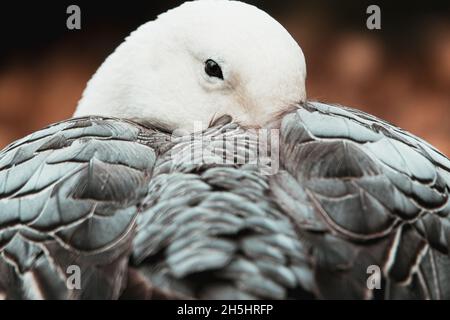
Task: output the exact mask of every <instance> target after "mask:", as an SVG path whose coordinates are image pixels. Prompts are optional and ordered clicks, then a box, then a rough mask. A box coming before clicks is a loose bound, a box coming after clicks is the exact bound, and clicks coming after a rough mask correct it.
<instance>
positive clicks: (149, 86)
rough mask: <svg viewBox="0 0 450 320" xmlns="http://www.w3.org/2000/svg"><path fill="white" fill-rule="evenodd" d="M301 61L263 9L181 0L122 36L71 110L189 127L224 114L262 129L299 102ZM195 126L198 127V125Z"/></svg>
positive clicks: (302, 88) (221, 0) (302, 82)
mask: <svg viewBox="0 0 450 320" xmlns="http://www.w3.org/2000/svg"><path fill="white" fill-rule="evenodd" d="M305 78H306V66H305V59H304V56H303V53H302V50H301V49H300V47H299V45H298V44H297V43H296V41H295V40H294V39H293V38H292V37H291V35H290V34H289V33H288V32H287V31H286V29H284V28H283V26H281V24H279V23H278V22H277V21H276V20H275V19H273V18H272V17H270V16H269V15H268V14H267V13H265V12H264V11H262V10H260V9H258V8H256V7H254V6H252V5H248V4H244V3H242V2H238V1H227V0H199V1H194V2H186V3H184V4H182V5H181V6H179V7H177V8H175V9H172V10H169V11H168V12H166V13H164V14H162V15H160V16H159V17H158V19H156V20H154V21H151V22H148V23H146V24H144V25H142V26H141V27H139V28H138V29H137V30H136V31H134V32H133V33H131V35H130V36H129V37H127V39H126V41H125V42H123V43H122V44H121V45H120V46H119V47H118V48H117V49H116V50H115V52H114V53H112V54H111V55H110V56H109V57H108V58H107V59H106V61H105V62H104V63H103V64H102V66H101V67H100V68H99V69H98V71H97V72H96V74H95V75H94V76H93V77H92V79H91V80H90V81H89V83H88V85H87V88H86V90H85V91H84V93H83V97H82V99H81V100H80V102H79V105H78V107H77V110H76V112H75V116H84V115H101V116H113V117H121V118H128V119H135V120H142V121H146V122H150V123H151V122H154V123H155V124H159V125H162V126H164V127H166V128H167V129H169V130H174V129H183V130H188V131H190V132H192V131H193V130H194V124H195V123H199V122H200V123H201V124H202V125H203V127H205V126H207V125H208V124H210V123H211V122H212V121H213V120H214V119H216V118H218V117H220V116H222V115H230V116H231V117H232V118H233V120H234V121H236V122H239V123H241V124H242V125H243V126H248V127H264V126H266V125H267V124H268V123H269V122H270V121H271V120H272V119H273V117H274V116H275V115H277V114H279V113H282V112H283V111H284V110H286V109H289V108H291V107H292V106H293V105H296V104H298V103H299V102H302V101H304V100H305V98H306V92H305ZM197 127H198V126H197Z"/></svg>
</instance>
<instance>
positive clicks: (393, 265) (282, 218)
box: [0, 0, 450, 299]
mask: <svg viewBox="0 0 450 320" xmlns="http://www.w3.org/2000/svg"><path fill="white" fill-rule="evenodd" d="M305 77H306V67H305V61H304V57H303V54H302V51H301V49H300V48H299V46H298V45H297V43H296V42H295V41H294V40H293V39H292V38H291V36H290V35H289V33H288V32H287V31H286V30H285V29H284V28H283V27H282V26H281V25H280V24H279V23H278V22H276V21H275V20H273V19H272V18H271V17H270V16H268V15H267V14H266V13H264V12H263V11H261V10H259V9H257V8H255V7H253V6H250V5H247V4H243V3H240V2H235V1H222V0H217V1H212V0H203V1H196V2H190V3H186V4H183V5H181V6H180V7H178V8H176V9H173V10H170V11H169V12H167V13H165V14H162V15H161V16H160V17H159V18H158V19H157V20H155V21H153V22H149V23H147V24H144V25H143V26H141V27H140V28H139V29H138V30H137V31H135V32H133V33H132V34H131V35H130V36H129V37H128V38H127V40H126V41H125V42H124V43H123V44H122V45H120V46H119V47H118V48H117V49H116V51H115V52H114V53H113V54H111V55H110V56H109V57H108V59H107V60H106V61H105V62H104V63H103V65H102V66H101V67H100V69H99V70H98V71H97V73H96V74H95V75H94V77H93V78H92V80H90V82H89V84H88V86H87V89H86V91H85V92H84V94H83V98H82V99H81V101H80V103H79V106H78V108H77V111H76V113H75V115H76V118H73V119H69V120H67V121H63V122H60V123H57V124H53V125H51V126H49V127H47V128H45V129H43V130H40V131H37V132H34V133H33V134H31V135H29V136H27V137H25V138H23V139H21V140H18V141H16V142H14V143H13V144H11V145H10V146H8V147H7V148H6V149H4V150H3V151H1V152H0V253H1V254H0V298H5V299H42V298H44V299H95V298H100V299H118V298H123V299H125V298H136V299H152V298H230V299H239V298H269V299H272V298H273V299H283V298H325V299H327V298H354V299H365V298H366V299H367V298H369V299H370V298H386V299H390V298H404V299H407V298H421V299H422V298H424V299H428V298H431V299H439V298H441V299H442V298H446V299H449V298H450V279H449V274H450V273H449V270H450V258H449V249H450V220H449V213H450V202H449V192H450V161H449V159H448V158H446V157H445V156H444V155H443V154H441V153H440V152H439V151H437V150H436V149H435V148H433V147H432V146H431V145H429V144H428V143H426V142H425V141H423V140H421V139H420V138H417V137H415V136H414V135H412V134H410V133H408V132H405V131H403V130H401V129H400V128H397V127H395V126H393V125H391V124H389V123H387V122H385V121H382V120H380V119H378V118H376V117H373V116H371V115H369V114H366V113H363V112H361V111H358V110H354V109H350V108H346V107H341V106H336V105H328V104H322V103H318V102H310V101H307V100H306V94H305ZM195 121H200V122H201V123H202V124H203V125H205V126H207V127H208V128H207V129H204V130H203V131H201V132H199V131H196V130H195V128H193V126H194V123H195ZM249 128H256V129H258V128H276V129H279V145H278V147H279V170H277V171H276V172H273V173H272V174H267V173H264V171H263V170H261V169H264V168H262V167H265V166H269V164H268V163H267V162H258V163H256V164H250V163H245V161H244V163H240V162H234V163H224V162H220V161H214V159H217V158H222V157H224V155H226V153H227V150H225V149H226V144H221V143H216V142H217V141H221V140H220V138H222V137H223V136H225V135H226V136H228V137H231V138H233V139H235V141H237V146H238V150H237V151H236V154H235V155H236V156H239V155H240V154H241V153H240V151H242V150H241V149H242V148H243V149H245V150H247V149H248V148H247V147H248V145H254V142H255V141H256V140H255V136H254V131H251V130H249ZM177 129H182V130H184V131H185V132H186V131H187V133H186V134H185V135H182V134H178V135H172V134H171V133H172V132H174V131H176V130H177ZM199 135H201V138H200V139H203V138H204V137H208V138H211V137H213V138H214V139H206V140H205V141H206V142H205V143H201V144H199V143H198V139H193V137H196V136H199ZM186 137H188V139H186ZM211 144H214V148H213V149H214V154H212V156H211V157H212V161H203V162H199V163H193V162H190V161H189V159H188V158H186V157H184V156H178V155H180V154H181V153H182V152H183V150H184V151H185V150H190V149H192V148H194V149H195V148H200V149H201V150H204V149H207V148H209V147H210V146H211ZM221 148H223V150H222V149H221ZM239 148H240V149H239ZM210 160H211V159H210ZM73 266H77V267H78V268H79V270H81V277H80V279H79V280H80V286H79V287H78V286H69V285H68V278H69V277H70V276H71V274H72V273H70V272H68V271H69V270H71V269H70V268H71V267H73ZM369 266H377V267H378V268H379V269H380V270H381V272H382V275H381V288H380V289H373V288H372V289H371V288H369V287H370V286H368V282H367V280H368V277H369V276H370V274H368V273H367V270H368V268H369Z"/></svg>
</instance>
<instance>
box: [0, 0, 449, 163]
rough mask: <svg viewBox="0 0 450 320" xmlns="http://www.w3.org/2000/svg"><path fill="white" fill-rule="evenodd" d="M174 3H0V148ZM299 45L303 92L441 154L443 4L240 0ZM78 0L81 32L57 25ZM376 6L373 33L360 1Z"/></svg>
mask: <svg viewBox="0 0 450 320" xmlns="http://www.w3.org/2000/svg"><path fill="white" fill-rule="evenodd" d="M181 2H182V1H162V0H158V1H150V0H147V1H132V0H129V1H120V2H110V1H95V2H94V1H89V2H88V1H70V2H69V1H58V2H56V1H39V2H30V3H26V2H22V1H15V2H8V3H2V4H0V148H2V147H3V146H5V145H6V144H7V143H10V142H11V141H13V140H14V139H17V138H19V137H21V136H23V135H25V134H27V133H30V132H32V131H34V130H37V129H39V128H41V127H42V126H45V125H47V124H49V123H51V122H54V121H58V120H62V119H65V118H68V117H70V116H71V114H72V112H73V111H74V109H75V106H76V103H77V101H78V99H79V97H80V95H81V92H82V90H83V88H84V86H85V84H86V81H87V80H88V79H89V78H90V76H91V75H92V74H93V72H94V71H95V69H96V68H97V67H98V66H99V64H100V63H101V62H102V61H103V60H104V59H105V57H106V56H107V55H108V54H109V53H111V52H112V50H113V49H114V48H115V47H116V46H117V45H118V44H119V43H120V42H121V41H122V40H123V38H124V37H125V36H126V35H128V33H129V32H131V31H132V30H134V29H135V28H136V27H138V26H139V25H140V24H142V23H144V22H146V21H148V20H151V19H154V18H155V17H156V16H157V14H159V13H161V12H163V11H166V10H167V9H169V8H172V7H174V6H177V5H178V4H180V3H181ZM247 2H249V3H252V4H255V5H257V6H258V7H260V8H262V9H264V10H265V11H267V12H269V13H270V14H271V15H272V16H274V17H275V18H276V19H278V20H279V21H280V22H281V23H282V24H283V25H284V26H285V27H286V28H287V29H288V31H289V32H291V34H292V35H293V36H294V37H295V38H296V39H297V41H298V42H299V44H300V46H301V47H302V49H303V51H304V53H305V56H306V61H307V66H308V79H307V92H308V97H309V98H310V99H315V100H323V101H327V102H338V103H341V104H345V105H349V106H354V107H357V108H359V109H363V110H365V111H368V112H370V113H373V114H375V115H377V116H380V117H383V118H385V119H387V120H389V121H391V122H394V123H395V124H397V125H399V126H401V127H403V128H405V129H407V130H409V131H411V132H413V133H415V134H417V135H419V136H421V137H424V138H425V139H427V140H429V141H430V142H431V143H433V144H434V145H436V146H437V147H438V148H440V149H441V150H442V151H443V152H444V153H446V154H447V155H449V154H450V1H418V2H411V1H370V2H369V1H332V0H316V1H274V0H273V1H272V0H265V1H247ZM70 4H77V5H79V6H80V7H81V15H82V22H81V23H82V29H81V30H76V31H71V30H68V29H67V28H66V19H67V17H68V15H67V14H66V8H67V6H69V5H70ZM370 4H377V5H379V6H380V7H381V26H382V29H381V30H375V31H372V30H368V29H367V28H366V19H367V17H368V15H367V14H366V8H367V6H368V5H370Z"/></svg>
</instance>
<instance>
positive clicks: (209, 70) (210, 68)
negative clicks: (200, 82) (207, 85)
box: [205, 59, 223, 80]
mask: <svg viewBox="0 0 450 320" xmlns="http://www.w3.org/2000/svg"><path fill="white" fill-rule="evenodd" d="M205 72H206V74H207V75H208V76H210V77H214V78H219V79H222V80H223V73H222V69H221V68H220V66H219V64H218V63H217V62H215V61H214V60H211V59H208V60H206V61H205Z"/></svg>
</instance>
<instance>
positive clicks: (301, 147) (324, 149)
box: [271, 102, 450, 297]
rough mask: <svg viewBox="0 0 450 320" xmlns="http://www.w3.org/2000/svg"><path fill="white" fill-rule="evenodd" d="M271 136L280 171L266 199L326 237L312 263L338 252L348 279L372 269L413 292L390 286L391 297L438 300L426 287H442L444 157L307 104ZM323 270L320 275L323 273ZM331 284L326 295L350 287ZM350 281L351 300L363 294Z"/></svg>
mask: <svg viewBox="0 0 450 320" xmlns="http://www.w3.org/2000/svg"><path fill="white" fill-rule="evenodd" d="M280 137H281V142H280V163H281V166H282V168H283V170H282V171H281V172H280V173H279V174H277V175H275V176H274V177H272V178H271V181H272V186H271V187H272V192H273V193H274V195H275V198H276V199H277V201H278V203H279V204H280V206H281V207H282V208H283V209H284V210H285V212H287V213H288V214H289V215H290V216H291V217H293V219H295V221H297V222H298V225H299V228H300V229H304V230H307V231H310V232H323V233H324V234H326V235H327V236H325V237H320V238H319V239H320V241H319V240H318V241H319V242H320V243H322V244H320V243H317V244H315V245H314V246H315V247H316V249H317V251H318V252H321V250H322V251H323V252H322V253H321V254H319V255H322V256H327V257H333V252H332V251H333V250H334V249H333V248H336V247H346V248H345V250H343V251H342V250H341V251H339V252H335V254H334V256H338V257H339V259H342V258H343V254H344V252H347V254H348V257H346V258H344V260H345V263H347V266H346V267H345V268H346V269H348V270H347V271H348V274H353V276H352V278H353V280H354V278H355V277H356V275H357V274H359V275H360V276H361V275H364V274H366V272H365V271H366V269H365V268H367V267H368V266H369V265H370V264H375V265H378V266H379V267H380V268H381V269H382V270H383V272H384V273H385V274H386V275H387V279H388V280H389V281H391V282H392V283H395V284H400V283H401V284H408V285H410V286H416V287H415V289H414V290H412V291H408V290H403V289H398V288H397V287H395V285H392V287H395V288H397V289H395V288H394V289H395V290H394V289H393V290H391V294H392V295H394V296H395V294H394V292H400V291H401V294H402V295H403V296H402V297H406V295H407V292H409V293H408V294H411V292H414V294H417V295H418V296H420V295H421V294H422V295H423V296H422V297H424V296H425V297H436V296H439V295H441V296H442V295H444V293H443V292H440V291H439V288H437V287H436V285H435V284H436V283H439V282H440V281H444V280H445V279H444V278H445V269H446V268H447V267H448V265H449V259H448V258H447V259H445V256H446V255H448V252H449V250H450V220H449V213H450V202H449V190H450V161H449V159H448V158H447V157H446V156H445V155H443V154H442V153H440V152H439V151H437V150H436V149H435V148H433V147H432V146H431V145H430V144H428V143H427V142H426V141H424V140H422V139H420V138H418V137H416V136H414V135H413V134H411V133H408V132H406V131H404V130H402V129H400V128H398V127H396V126H394V125H392V124H390V123H388V122H386V121H383V120H381V119H378V118H377V117H375V116H372V115H369V114H367V113H364V112H362V111H359V110H355V109H351V108H346V107H342V106H336V105H328V104H323V103H317V102H311V103H306V104H304V105H303V106H302V107H301V108H299V109H298V110H296V111H295V112H293V113H290V114H288V115H287V116H285V117H284V119H283V121H282V126H281V132H280ZM325 242H326V245H324V244H323V243H325ZM321 246H322V247H321ZM320 248H322V249H320ZM341 249H342V248H341ZM369 249H370V250H369ZM327 259H328V258H327ZM339 259H338V260H339ZM325 260H326V259H325ZM331 260H333V259H331ZM438 260H439V262H436V261H438ZM361 261H364V265H363V264H362V263H361ZM324 263H325V264H329V263H330V262H329V261H328V262H324ZM333 263H335V264H337V260H336V261H334V260H333V261H332V262H331V265H327V266H325V265H324V266H322V267H323V268H324V270H327V272H329V271H330V270H333V268H335V267H334V266H333ZM319 265H320V263H319ZM430 265H432V266H433V268H431V267H430ZM345 268H344V269H345ZM431 269H433V270H431ZM341 271H342V270H341ZM342 274H344V275H345V272H343V273H342ZM323 278H324V279H328V278H329V277H328V276H327V275H323ZM317 279H318V283H319V284H320V276H318V277H317ZM333 279H334V281H339V279H341V281H342V283H341V284H336V283H334V285H335V286H334V287H333V288H335V287H336V286H339V285H344V283H345V284H346V285H348V283H350V282H349V281H347V280H348V278H346V277H345V276H342V275H341V276H340V277H334V278H333ZM419 280H420V281H421V283H420V284H419V282H420V281H419ZM359 283H360V286H359V288H357V290H355V291H354V292H358V290H359V292H364V291H366V292H367V288H366V287H365V282H364V281H360V282H359ZM326 288H327V290H332V287H331V286H327V287H326ZM402 290H403V291H402ZM324 291H325V292H328V293H330V292H331V293H330V296H333V292H332V291H326V290H324ZM346 292H350V293H351V292H352V290H347V291H346ZM447 294H448V293H447ZM416 297H417V296H416Z"/></svg>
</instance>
